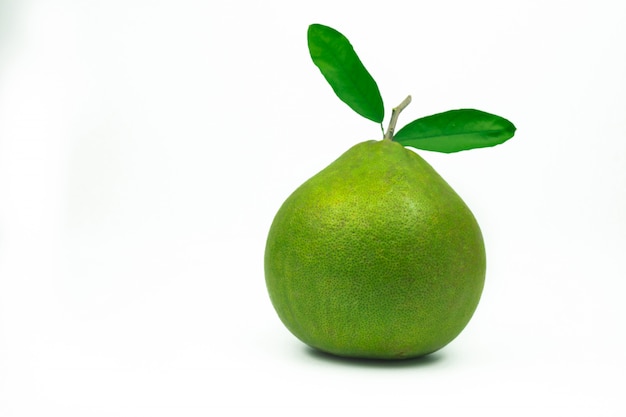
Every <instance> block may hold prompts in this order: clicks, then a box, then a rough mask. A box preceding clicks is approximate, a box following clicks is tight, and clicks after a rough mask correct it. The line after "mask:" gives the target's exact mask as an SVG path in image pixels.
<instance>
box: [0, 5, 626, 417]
mask: <svg viewBox="0 0 626 417" xmlns="http://www.w3.org/2000/svg"><path fill="white" fill-rule="evenodd" d="M422 3H423V2H422ZM349 4H351V6H349V7H348V6H347V5H344V4H343V3H341V2H337V1H328V2H327V1H316V2H310V3H307V4H301V3H299V2H287V1H265V2H254V1H232V2H205V1H191V0H187V1H185V0H183V1H165V0H164V1H138V0H133V1H131V0H124V1H122V0H114V1H107V2H81V1H71V0H64V1H56V2H46V1H21V0H20V1H19V2H18V1H17V0H14V1H3V2H0V16H1V20H2V21H1V24H0V415H2V416H3V417H5V416H6V417H21V416H57V415H58V416H200V415H229V414H235V413H238V412H239V411H241V410H245V409H249V411H250V412H252V411H254V412H256V411H258V410H263V409H272V410H273V411H274V413H275V414H278V415H295V414H298V415H319V413H320V412H322V411H323V412H324V415H335V414H337V415H339V414H342V415H345V414H350V413H351V412H352V411H372V412H374V411H376V412H378V413H379V414H380V413H385V414H384V415H389V414H388V413H393V412H396V411H410V412H411V413H413V414H414V415H446V414H447V413H448V412H455V413H460V415H480V416H486V415H489V416H490V415H493V416H501V415H506V416H511V415H513V416H515V415H520V416H522V415H523V416H528V415H538V416H553V415H568V416H574V415H580V416H589V415H594V416H616V415H624V412H626V406H625V405H624V402H623V400H622V399H620V396H622V394H623V377H624V373H625V371H626V358H625V354H624V352H625V351H626V340H625V334H624V333H625V331H624V317H625V313H626V311H625V310H626V307H625V304H624V302H623V295H624V291H625V290H626V286H625V285H624V278H625V277H626V266H625V261H624V255H625V254H626V220H625V214H626V196H625V194H626V140H625V138H626V78H625V77H624V74H626V55H624V53H623V52H624V47H625V44H626V29H625V26H624V21H625V20H626V10H625V6H624V5H623V4H622V3H621V2H618V1H602V0H596V1H594V2H583V1H554V0H542V1H525V2H521V1H520V2H501V1H472V2H465V1H452V0H450V1H439V2H427V3H423V4H421V3H420V2H417V3H416V2H408V1H407V2H402V1H399V2H393V3H389V4H383V2H380V1H378V2H369V1H368V2H359V3H358V4H359V6H358V8H355V6H354V4H356V3H349ZM313 22H319V23H324V24H328V25H331V26H333V27H335V28H337V29H339V30H341V31H342V32H343V33H345V34H346V35H347V36H348V38H349V39H351V41H352V42H353V44H354V45H355V48H356V49H357V52H358V53H359V55H360V56H361V58H362V59H363V61H364V63H365V65H366V67H367V68H368V69H369V70H370V71H371V72H372V74H373V76H374V78H375V79H376V80H377V81H378V83H379V86H380V88H381V91H382V93H383V97H384V99H385V103H386V107H387V109H390V108H391V107H392V106H393V105H395V104H397V103H398V102H400V101H401V100H402V99H403V98H404V97H405V96H406V95H407V94H412V95H413V99H414V101H413V104H412V105H411V106H410V107H409V108H407V110H405V112H404V113H403V115H402V117H401V120H400V125H402V124H403V123H407V122H409V121H410V120H412V119H414V118H416V117H419V116H424V115H427V114H432V113H436V112H439V111H444V110H449V109H453V108H460V107H475V108H478V109H481V110H485V111H490V112H493V113H497V114H500V115H502V116H505V117H507V118H509V119H511V120H512V121H513V122H514V123H515V124H516V125H517V127H518V132H517V135H516V137H515V138H514V139H513V140H511V141H510V142H508V143H507V144H505V145H502V146H499V147H495V148H492V149H485V150H475V151H471V152H464V153H459V154H454V155H440V154H434V153H427V152H423V153H422V155H423V156H424V157H425V158H426V159H427V160H428V161H429V162H431V164H432V165H433V166H434V167H435V168H436V169H437V170H438V171H439V172H440V173H441V174H442V175H443V176H444V177H445V178H446V179H447V180H448V181H449V182H450V183H451V184H452V186H453V187H454V188H456V189H457V191H458V192H459V193H460V194H461V195H462V196H463V198H464V199H465V200H466V202H467V203H468V204H469V205H470V207H471V208H472V209H473V211H474V213H475V215H476V216H477V218H478V219H479V222H480V223H481V226H482V228H483V232H484V234H485V239H486V243H487V246H488V259H489V271H488V277H487V284H486V289H485V292H484V295H483V299H482V301H481V304H480V307H479V309H478V311H477V313H476V315H475V317H474V318H473V320H472V322H471V323H470V325H469V326H468V327H467V328H466V330H465V331H464V332H463V333H462V335H461V336H459V338H457V339H456V340H455V341H454V342H453V343H452V344H450V345H449V346H448V347H446V348H445V349H443V350H442V351H440V352H438V353H436V354H434V355H432V356H430V357H427V358H426V359H423V360H419V361H411V362H403V363H391V364H380V363H371V362H354V361H341V360H336V359H332V358H329V357H325V356H321V355H319V354H315V353H313V352H312V351H310V350H309V349H307V348H306V347H304V346H303V345H302V344H301V343H300V342H298V341H297V340H296V339H295V338H293V337H292V336H291V335H290V334H289V333H288V332H287V330H285V328H284V327H283V326H282V324H281V323H280V322H279V320H278V318H277V316H276V315H275V313H274V311H273V309H272V307H271V305H270V303H269V299H268V297H267V295H266V291H265V284H264V278H263V249H264V243H265V242H264V241H265V236H266V233H267V229H268V228H269V225H270V222H271V220H272V218H273V215H274V213H275V212H276V210H277V209H278V207H279V205H280V204H281V203H282V201H283V200H284V199H285V198H286V197H287V195H288V194H289V193H290V192H291V191H292V190H293V189H295V187H296V186H297V185H299V184H300V183H302V182H303V181H304V180H305V179H307V178H308V177H310V176H311V175H313V174H315V173H316V172H317V171H319V170H320V169H322V168H323V167H324V166H326V165H327V164H328V163H330V162H331V161H332V160H333V159H335V158H336V157H337V156H339V154H340V153H342V152H343V151H345V150H346V149H348V148H349V147H350V146H352V145H353V144H355V143H357V142H359V141H362V140H365V139H370V138H378V136H379V134H380V133H379V129H378V127H377V126H376V125H375V124H373V123H371V122H369V121H367V120H365V119H362V118H360V117H359V116H357V115H356V114H354V113H352V112H351V110H350V109H348V108H347V107H346V106H345V105H344V104H343V103H340V102H339V100H338V99H336V98H335V97H334V95H333V94H332V91H331V90H330V88H329V87H328V86H327V85H326V84H325V82H324V80H323V78H322V77H321V75H320V74H319V72H318V71H317V69H316V68H315V67H314V66H313V64H312V63H311V62H310V59H309V57H308V52H307V49H306V40H305V33H306V28H307V26H308V24H310V23H313ZM422 413H423V414H422ZM426 413H428V414H426Z"/></svg>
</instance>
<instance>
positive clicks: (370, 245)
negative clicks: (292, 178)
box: [265, 140, 485, 359]
mask: <svg viewBox="0 0 626 417" xmlns="http://www.w3.org/2000/svg"><path fill="white" fill-rule="evenodd" d="M265 278H266V285H267V289H268V292H269V296H270V299H271V302H272V304H273V306H274V308H275V310H276V312H277V313H278V316H279V317H280V319H281V320H282V322H283V323H284V324H285V326H286V327H287V328H288V329H289V330H290V331H291V332H292V333H293V334H294V335H295V336H296V337H297V338H298V339H300V340H301V341H302V342H304V343H306V344H307V345H309V346H311V347H313V348H316V349H319V350H321V351H324V352H328V353H331V354H334V355H339V356H346V357H358V358H378V359H403V358H412V357H417V356H422V355H426V354H429V353H432V352H434V351H437V350H438V349H441V348H442V347H444V346H445V345H447V344H448V343H449V342H450V341H452V340H453V339H454V338H455V337H456V336H457V335H458V334H459V333H460V332H461V331H462V330H463V329H464V328H465V326H466V325H467V323H468V322H469V320H470V318H471V317H472V315H473V313H474V311H475V309H476V307H477V305H478V302H479V299H480V296H481V292H482V289H483V284H484V279H485V248H484V244H483V238H482V235H481V231H480V228H479V226H478V224H477V222H476V220H475V218H474V216H473V214H472V213H471V211H470V210H469V208H468V207H467V206H466V204H465V203H464V202H463V200H461V198H460V197H459V196H458V195H457V193H456V192H455V191H454V190H453V189H452V188H451V187H450V186H449V185H448V184H447V183H446V182H445V181H444V179H443V178H442V177H441V176H439V174H438V173H437V172H436V171H435V170H434V169H433V168H432V167H431V166H430V165H429V164H428V163H427V162H425V161H424V160H423V159H422V158H421V157H420V156H419V155H418V154H416V153H415V152H413V151H411V150H408V149H406V148H405V147H403V146H402V145H401V144H399V143H397V142H394V141H392V140H380V141H373V140H372V141H366V142H362V143H359V144H357V145H355V146H353V147H352V148H351V149H349V150H348V151H347V152H345V153H344V154H343V155H342V156H340V157H339V158H338V159H337V160H336V161H335V162H333V163H332V164H330V165H329V166H328V167H326V168H325V169H324V170H322V171H321V172H319V173H318V174H317V175H315V176H313V177H312V178H311V179H309V180H308V181H306V182H305V183H304V184H302V185H301V186H300V187H299V188H298V189H296V190H295V191H294V192H293V193H292V194H291V195H290V196H289V197H288V198H287V200H286V201H285V202H284V203H283V205H282V206H281V207H280V209H279V211H278V213H277V214H276V216H275V218H274V221H273V222H272V225H271V227H270V231H269V235H268V237H267V243H266V249H265Z"/></svg>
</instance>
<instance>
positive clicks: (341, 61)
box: [307, 24, 385, 123]
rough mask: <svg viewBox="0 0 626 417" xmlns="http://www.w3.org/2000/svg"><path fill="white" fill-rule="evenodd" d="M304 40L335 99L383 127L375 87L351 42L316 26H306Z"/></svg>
mask: <svg viewBox="0 0 626 417" xmlns="http://www.w3.org/2000/svg"><path fill="white" fill-rule="evenodd" d="M307 38H308V44H309V53H310V54H311V58H312V59H313V63H314V64H315V65H317V67H318V68H319V70H320V71H321V72H322V75H323V76H324V78H326V81H328V83H329V84H330V86H331V87H332V88H333V90H334V91H335V94H337V97H339V98H340V99H341V100H342V101H343V102H344V103H346V104H347V105H348V106H350V107H351V108H352V110H354V111H355V112H357V113H358V114H360V115H361V116H363V117H365V118H367V119H370V120H372V121H374V122H377V123H382V121H383V119H384V117H385V110H384V107H383V99H382V97H381V95H380V91H379V90H378V85H377V84H376V81H374V79H373V78H372V76H371V75H370V73H369V72H367V69H365V67H364V66H363V64H362V63H361V60H360V59H359V57H358V56H357V54H356V52H354V49H353V48H352V45H351V44H350V41H348V39H347V38H346V37H345V36H343V35H342V34H341V33H339V32H338V31H336V30H335V29H333V28H330V27H328V26H323V25H319V24H313V25H310V26H309V30H308V33H307Z"/></svg>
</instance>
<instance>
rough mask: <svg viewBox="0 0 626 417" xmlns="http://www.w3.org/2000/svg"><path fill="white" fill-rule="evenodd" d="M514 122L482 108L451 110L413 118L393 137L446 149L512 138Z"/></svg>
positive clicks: (408, 143) (404, 142)
mask: <svg viewBox="0 0 626 417" xmlns="http://www.w3.org/2000/svg"><path fill="white" fill-rule="evenodd" d="M514 134H515V126H514V125H513V123H511V122H509V121H508V120H507V119H504V118H502V117H500V116H496V115H494V114H490V113H486V112H483V111H480V110H473V109H461V110H450V111H447V112H443V113H438V114H434V115H432V116H427V117H423V118H421V119H417V120H414V121H413V122H411V123H409V124H408V125H406V126H404V127H403V128H402V129H400V130H398V131H397V132H396V134H395V136H394V138H393V139H394V140H395V141H396V142H399V143H400V144H402V145H404V146H411V147H413V148H417V149H422V150H427V151H436V152H444V153H452V152H458V151H463V150H468V149H475V148H485V147H489V146H495V145H499V144H501V143H503V142H506V141H507V140H508V139H510V138H512V137H513V135H514Z"/></svg>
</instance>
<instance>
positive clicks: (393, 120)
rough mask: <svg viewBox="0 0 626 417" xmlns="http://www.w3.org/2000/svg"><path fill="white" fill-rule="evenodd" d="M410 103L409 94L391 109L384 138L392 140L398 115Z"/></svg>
mask: <svg viewBox="0 0 626 417" xmlns="http://www.w3.org/2000/svg"><path fill="white" fill-rule="evenodd" d="M410 103H411V96H410V95H409V96H406V98H405V99H404V100H402V103H400V104H398V105H397V106H396V107H394V108H393V109H392V110H391V120H389V127H387V133H385V136H384V137H383V139H384V140H393V133H394V131H395V130H396V123H398V116H400V113H401V112H402V110H404V108H405V107H406V106H408V105H409V104H410Z"/></svg>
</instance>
